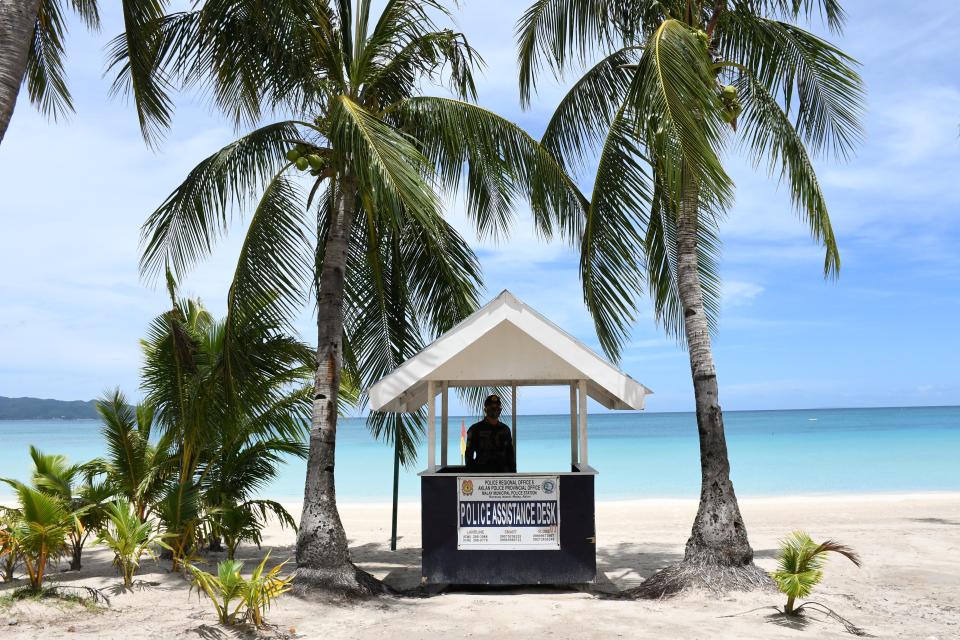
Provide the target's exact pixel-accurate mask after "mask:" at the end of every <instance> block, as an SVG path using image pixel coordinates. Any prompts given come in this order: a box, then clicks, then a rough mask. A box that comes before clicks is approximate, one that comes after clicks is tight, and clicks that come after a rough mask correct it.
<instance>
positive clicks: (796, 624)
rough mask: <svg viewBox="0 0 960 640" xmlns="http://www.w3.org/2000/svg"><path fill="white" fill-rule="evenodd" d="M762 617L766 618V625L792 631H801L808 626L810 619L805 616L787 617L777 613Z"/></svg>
mask: <svg viewBox="0 0 960 640" xmlns="http://www.w3.org/2000/svg"><path fill="white" fill-rule="evenodd" d="M764 617H765V618H766V622H767V624H773V625H776V626H778V627H784V628H787V629H793V630H794V631H803V630H804V629H806V628H807V627H809V626H810V619H809V618H807V617H806V616H788V615H787V614H785V613H782V612H777V613H771V614H768V615H766V616H764Z"/></svg>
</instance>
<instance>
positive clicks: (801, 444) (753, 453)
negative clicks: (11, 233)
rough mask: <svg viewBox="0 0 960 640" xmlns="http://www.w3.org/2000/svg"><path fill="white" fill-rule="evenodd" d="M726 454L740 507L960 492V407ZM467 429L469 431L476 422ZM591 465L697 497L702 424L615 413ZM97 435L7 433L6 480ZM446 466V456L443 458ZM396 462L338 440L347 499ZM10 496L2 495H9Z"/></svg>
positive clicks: (827, 414) (867, 412)
mask: <svg viewBox="0 0 960 640" xmlns="http://www.w3.org/2000/svg"><path fill="white" fill-rule="evenodd" d="M724 416H725V420H726V431H727V443H728V446H729V448H730V460H731V466H732V474H733V481H734V485H735V487H736V490H737V493H738V495H741V496H751V495H753V496H760V495H793V494H823V493H862V492H907V491H956V490H960V464H958V461H960V407H910V408H884V409H804V410H791V411H728V412H725V414H724ZM466 421H467V425H468V426H469V424H470V422H471V420H470V419H469V418H468V419H466ZM517 423H518V431H519V435H518V438H517V454H518V469H519V470H520V471H563V470H566V469H568V461H569V457H570V440H569V434H570V419H569V416H566V415H546V416H523V415H522V416H519V417H518V418H517ZM460 424H461V418H451V420H450V431H451V433H450V455H449V460H450V461H451V462H452V461H454V460H459V456H460V452H459V434H460ZM589 425H590V427H589V429H590V444H589V455H590V464H591V466H593V467H595V468H596V469H597V470H598V471H599V472H600V475H599V476H598V478H597V485H596V490H597V495H598V497H599V498H601V499H614V498H638V497H695V496H696V495H697V494H698V492H699V482H700V473H699V461H698V449H697V434H696V421H695V417H694V415H693V414H692V413H646V412H638V413H610V414H597V415H591V416H590V417H589ZM99 426H100V425H99V423H98V422H97V421H92V420H89V421H88V420H78V421H51V420H43V421H0V477H14V478H20V479H26V477H27V475H28V473H29V469H30V459H29V455H28V453H27V447H28V446H29V445H30V444H34V445H36V446H38V447H40V448H41V449H42V450H43V451H44V452H47V453H62V454H65V455H67V456H68V457H69V458H70V459H71V460H72V461H83V460H87V459H89V458H92V457H94V456H97V455H100V454H101V453H103V445H102V442H101V440H100V437H99ZM425 457H426V454H425V446H424V447H422V450H421V455H420V460H419V462H418V464H417V466H416V468H414V469H407V470H403V471H402V472H401V479H400V495H401V499H407V500H412V499H416V498H417V497H418V495H419V484H418V482H417V476H416V473H417V471H419V470H421V469H422V467H423V466H424V465H425V462H424V460H425ZM438 457H439V454H438ZM304 469H305V463H304V462H302V461H298V460H292V461H291V462H289V463H288V464H287V465H286V467H285V468H284V470H283V472H282V474H281V476H280V477H279V478H278V479H277V480H276V481H275V482H274V483H273V484H272V485H271V487H270V489H269V490H268V491H266V492H265V493H266V494H268V495H270V496H271V497H274V498H279V499H283V500H299V499H301V498H302V492H303V477H304ZM392 472H393V451H392V449H391V448H390V447H389V446H387V445H386V444H384V443H382V442H378V441H375V440H374V439H373V438H372V437H371V436H370V434H369V432H368V431H367V430H366V427H365V420H364V419H362V418H350V419H346V420H342V421H341V423H340V429H339V433H338V438H337V495H338V497H339V498H341V499H343V500H349V501H388V500H389V499H390V494H391V482H392ZM9 493H10V492H9V490H6V488H5V487H0V495H9Z"/></svg>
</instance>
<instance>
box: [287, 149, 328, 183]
mask: <svg viewBox="0 0 960 640" xmlns="http://www.w3.org/2000/svg"><path fill="white" fill-rule="evenodd" d="M311 151H312V150H311V149H310V147H307V146H306V145H302V144H298V145H297V146H295V147H294V148H293V149H290V151H287V160H289V161H290V162H292V163H293V164H294V165H295V166H296V167H297V169H299V170H300V171H306V170H307V169H309V170H310V175H313V176H318V175H320V168H321V167H323V158H321V157H320V156H318V155H317V154H316V153H312V152H311Z"/></svg>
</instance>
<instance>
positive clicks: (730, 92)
mask: <svg viewBox="0 0 960 640" xmlns="http://www.w3.org/2000/svg"><path fill="white" fill-rule="evenodd" d="M723 97H724V98H725V99H727V100H736V99H737V88H736V87H735V86H733V85H732V84H728V85H725V86H724V87H723Z"/></svg>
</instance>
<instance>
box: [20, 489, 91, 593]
mask: <svg viewBox="0 0 960 640" xmlns="http://www.w3.org/2000/svg"><path fill="white" fill-rule="evenodd" d="M5 482H7V483H8V484H10V485H11V486H12V487H13V488H14V489H15V490H16V492H17V498H18V501H19V503H20V507H19V508H18V509H17V510H16V511H17V515H18V518H17V521H16V524H15V525H14V527H13V529H12V544H13V545H15V547H16V549H18V550H19V551H20V557H21V559H22V560H23V567H24V569H25V570H26V572H27V577H28V578H29V580H30V589H31V590H33V591H39V590H40V589H42V588H43V580H44V578H45V577H46V574H47V567H48V565H49V563H50V562H51V561H52V560H53V559H55V558H58V557H59V556H60V555H62V554H63V552H64V551H65V550H66V549H67V538H68V536H69V535H70V532H71V531H74V530H76V527H77V526H78V525H77V522H78V521H79V518H80V517H81V516H82V515H83V513H84V510H83V509H78V510H72V509H71V508H70V507H69V506H68V505H67V504H66V503H65V502H64V501H62V500H61V499H59V498H58V497H56V496H53V495H50V494H47V493H44V492H43V491H39V490H37V489H34V488H32V487H29V486H27V485H25V484H22V483H19V482H15V481H10V480H5Z"/></svg>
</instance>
